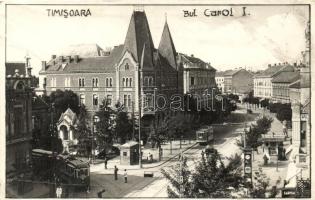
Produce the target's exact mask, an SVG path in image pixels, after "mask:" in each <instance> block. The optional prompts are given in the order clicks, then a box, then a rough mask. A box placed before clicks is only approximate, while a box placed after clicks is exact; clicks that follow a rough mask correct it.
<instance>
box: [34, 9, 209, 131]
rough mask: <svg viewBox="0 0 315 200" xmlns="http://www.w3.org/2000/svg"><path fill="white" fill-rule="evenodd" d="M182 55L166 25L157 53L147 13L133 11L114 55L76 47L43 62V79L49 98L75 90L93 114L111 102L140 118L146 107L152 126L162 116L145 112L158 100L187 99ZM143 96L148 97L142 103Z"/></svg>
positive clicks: (144, 116)
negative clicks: (104, 100) (185, 96)
mask: <svg viewBox="0 0 315 200" xmlns="http://www.w3.org/2000/svg"><path fill="white" fill-rule="evenodd" d="M82 49H83V50H84V52H83V53H82V52H80V50H82ZM178 56H179V54H178V53H177V52H176V49H175V46H174V43H173V39H172V36H171V33H170V30H169V27H168V24H167V22H165V25H164V29H163V32H162V37H161V40H160V44H159V47H158V48H157V49H156V48H155V47H154V44H153V41H152V36H151V32H150V28H149V24H148V21H147V17H146V14H145V12H144V11H134V12H133V14H132V16H131V20H130V23H129V27H128V30H127V34H126V37H125V41H124V44H122V45H119V46H115V47H114V48H113V49H111V50H109V51H104V50H103V49H101V48H100V47H98V46H97V45H83V46H82V45H80V46H76V47H74V50H72V51H70V52H68V53H67V54H64V55H60V56H58V57H57V56H56V55H53V56H52V57H51V60H49V61H48V62H46V61H43V62H42V70H41V72H40V76H42V77H43V79H42V80H43V86H44V88H45V90H46V92H47V94H48V95H49V94H50V93H51V92H53V91H56V90H57V89H60V90H72V91H74V92H75V93H76V94H78V96H79V99H80V103H82V104H85V106H86V108H87V110H88V112H91V113H95V111H97V110H98V107H99V105H100V104H101V102H102V100H103V99H107V100H109V102H111V106H114V105H115V103H117V102H120V103H122V104H124V106H125V108H126V110H127V111H128V112H132V111H134V113H135V116H139V108H140V103H141V105H142V106H141V109H142V112H141V116H142V119H143V121H144V125H145V126H147V125H148V126H150V125H149V124H150V122H152V120H158V119H159V118H160V117H159V116H158V117H156V115H159V114H160V113H161V112H153V111H152V109H151V110H150V109H143V108H144V107H146V108H147V107H153V102H154V101H153V96H154V95H158V94H163V95H164V97H166V99H167V100H169V99H170V97H171V95H173V94H180V95H183V82H184V81H183V65H182V64H180V63H178V60H179V59H178ZM213 73H215V71H214V70H213ZM211 77H213V79H214V75H213V76H211ZM212 82H213V83H214V80H213V81H212ZM143 96H146V97H147V98H145V99H142V100H140V99H139V97H143ZM169 103H170V102H169V101H167V102H166V105H165V106H166V107H169ZM163 115H164V114H163ZM151 129H152V128H151ZM151 131H152V130H151Z"/></svg>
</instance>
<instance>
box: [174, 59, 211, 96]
mask: <svg viewBox="0 0 315 200" xmlns="http://www.w3.org/2000/svg"><path fill="white" fill-rule="evenodd" d="M178 61H179V63H181V64H182V66H183V68H184V75H183V81H184V94H187V93H189V94H196V95H199V96H202V95H203V94H206V93H211V89H212V88H216V84H215V71H216V70H215V69H214V68H213V67H211V65H210V64H209V63H206V62H204V61H202V60H201V59H199V58H196V57H194V56H193V55H191V56H187V55H185V54H178ZM207 90H208V91H207Z"/></svg>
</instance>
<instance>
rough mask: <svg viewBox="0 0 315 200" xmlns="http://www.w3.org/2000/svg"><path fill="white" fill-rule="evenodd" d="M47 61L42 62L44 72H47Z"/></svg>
mask: <svg viewBox="0 0 315 200" xmlns="http://www.w3.org/2000/svg"><path fill="white" fill-rule="evenodd" d="M46 66H47V65H46V61H42V71H45V70H46Z"/></svg>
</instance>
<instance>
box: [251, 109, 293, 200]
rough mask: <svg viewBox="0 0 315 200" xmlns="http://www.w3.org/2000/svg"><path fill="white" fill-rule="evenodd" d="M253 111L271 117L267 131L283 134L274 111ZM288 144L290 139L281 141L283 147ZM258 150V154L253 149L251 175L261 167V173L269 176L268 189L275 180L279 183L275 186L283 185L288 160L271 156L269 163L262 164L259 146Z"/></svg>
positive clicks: (261, 153) (287, 146) (261, 150)
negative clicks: (279, 159) (280, 159)
mask: <svg viewBox="0 0 315 200" xmlns="http://www.w3.org/2000/svg"><path fill="white" fill-rule="evenodd" d="M254 112H258V113H260V114H263V115H266V116H269V117H272V118H273V122H272V123H271V128H270V131H269V132H271V133H272V132H273V133H275V134H283V130H282V123H281V122H280V121H279V120H278V119H277V118H276V116H275V114H274V113H270V112H269V111H267V110H266V111H264V110H262V109H256V110H254ZM290 135H291V132H289V136H290ZM290 145H291V144H290V139H287V140H286V141H284V142H283V146H284V148H285V149H287V148H289V146H290ZM258 152H259V154H257V152H255V151H254V152H253V176H254V173H255V171H258V168H262V171H263V173H265V174H266V175H267V177H268V178H270V184H269V187H268V188H269V189H271V187H272V186H275V185H276V182H277V180H280V184H279V185H278V186H277V187H280V188H281V187H283V181H284V180H285V179H286V178H287V173H288V169H289V164H290V161H289V160H285V161H277V160H278V159H277V157H275V156H272V157H271V159H270V160H269V164H268V165H264V159H263V155H264V153H263V148H262V147H261V146H260V147H259V148H258ZM278 195H279V194H278Z"/></svg>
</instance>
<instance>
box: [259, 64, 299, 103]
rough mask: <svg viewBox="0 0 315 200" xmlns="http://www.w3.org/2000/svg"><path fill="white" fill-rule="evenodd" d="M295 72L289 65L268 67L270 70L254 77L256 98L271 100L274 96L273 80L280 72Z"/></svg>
mask: <svg viewBox="0 0 315 200" xmlns="http://www.w3.org/2000/svg"><path fill="white" fill-rule="evenodd" d="M282 71H285V72H293V71H295V69H294V67H293V66H292V65H289V64H288V63H279V64H274V65H273V66H272V65H271V64H269V65H268V68H267V69H266V70H264V71H262V72H261V73H260V74H257V75H256V76H255V77H254V96H255V97H259V98H265V99H271V98H272V94H273V88H272V79H273V77H275V76H276V75H277V74H279V73H280V72H282Z"/></svg>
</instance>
